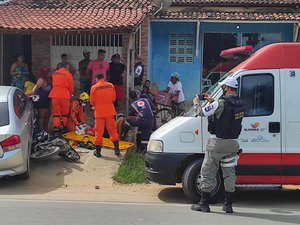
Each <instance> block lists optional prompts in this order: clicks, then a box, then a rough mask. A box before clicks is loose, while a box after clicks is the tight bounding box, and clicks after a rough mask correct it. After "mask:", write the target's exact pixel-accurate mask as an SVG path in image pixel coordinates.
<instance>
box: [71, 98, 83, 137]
mask: <svg viewBox="0 0 300 225" xmlns="http://www.w3.org/2000/svg"><path fill="white" fill-rule="evenodd" d="M80 123H85V114H84V111H83V107H82V106H81V105H80V104H79V101H78V100H76V101H73V102H71V106H70V114H69V117H68V122H67V131H68V132H73V131H75V130H76V126H78V125H80Z"/></svg>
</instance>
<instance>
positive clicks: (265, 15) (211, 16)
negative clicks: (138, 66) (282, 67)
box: [154, 11, 300, 21]
mask: <svg viewBox="0 0 300 225" xmlns="http://www.w3.org/2000/svg"><path fill="white" fill-rule="evenodd" d="M154 19H160V20H170V19H173V20H191V19H193V20H232V21H235V20H242V21H269V20H272V21H299V20H300V12H251V11H242V12H241V11H239V12H238V11H193V12H174V11H166V12H161V13H159V14H158V15H156V16H155V17H154Z"/></svg>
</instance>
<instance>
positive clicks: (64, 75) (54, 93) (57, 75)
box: [49, 68, 74, 134]
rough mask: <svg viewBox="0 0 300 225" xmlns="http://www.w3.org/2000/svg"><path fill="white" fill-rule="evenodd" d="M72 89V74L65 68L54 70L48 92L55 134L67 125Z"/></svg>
mask: <svg viewBox="0 0 300 225" xmlns="http://www.w3.org/2000/svg"><path fill="white" fill-rule="evenodd" d="M73 91H74V80H73V77H72V74H71V73H70V72H69V71H68V70H67V69H66V68H60V69H58V70H56V71H55V72H54V74H53V75H52V89H51V91H50V94H49V98H51V103H52V112H51V113H52V116H53V128H54V131H55V133H56V134H60V133H61V132H62V131H63V130H64V128H65V127H66V125H67V120H68V116H69V110H70V99H71V96H72V94H73Z"/></svg>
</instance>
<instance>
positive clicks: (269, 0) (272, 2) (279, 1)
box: [173, 0, 300, 6]
mask: <svg viewBox="0 0 300 225" xmlns="http://www.w3.org/2000/svg"><path fill="white" fill-rule="evenodd" d="M173 4H174V5H199V4H202V5H231V6H234V5H260V6H277V5H278V6H288V5H290V6H292V5H295V6H299V5H300V1H299V0H173Z"/></svg>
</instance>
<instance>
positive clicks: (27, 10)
mask: <svg viewBox="0 0 300 225" xmlns="http://www.w3.org/2000/svg"><path fill="white" fill-rule="evenodd" d="M0 3H1V2H0ZM150 4H151V2H150V1H148V0H130V1H129V0H128V1H124V0H110V1H108V0H12V1H10V2H9V3H6V4H0V29H6V30H7V29H9V30H31V31H32V30H63V31H65V30H88V29H118V28H132V27H134V26H136V25H138V24H139V23H140V22H141V21H142V20H143V18H144V17H145V15H146V14H145V12H148V11H149V10H150Z"/></svg>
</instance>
